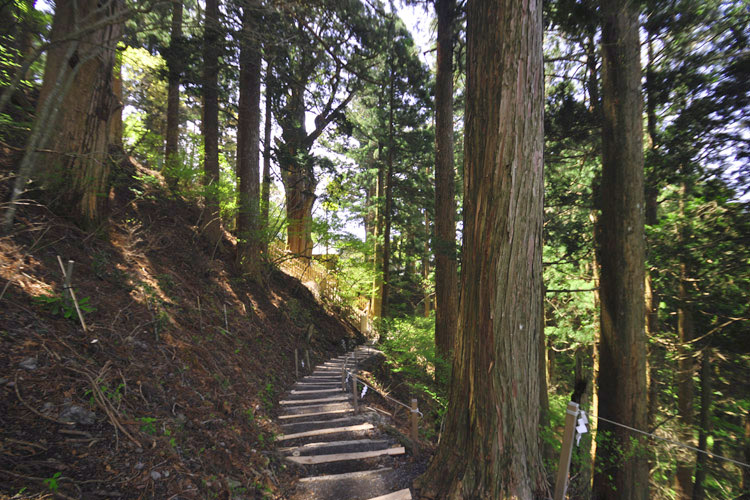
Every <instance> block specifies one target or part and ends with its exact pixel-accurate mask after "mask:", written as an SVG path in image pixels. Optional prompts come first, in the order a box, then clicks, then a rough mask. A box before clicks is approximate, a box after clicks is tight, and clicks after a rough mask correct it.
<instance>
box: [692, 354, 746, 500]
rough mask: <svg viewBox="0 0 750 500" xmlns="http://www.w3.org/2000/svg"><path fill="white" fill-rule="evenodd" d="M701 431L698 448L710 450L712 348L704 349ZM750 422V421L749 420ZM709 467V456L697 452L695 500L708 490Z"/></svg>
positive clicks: (701, 498)
mask: <svg viewBox="0 0 750 500" xmlns="http://www.w3.org/2000/svg"><path fill="white" fill-rule="evenodd" d="M699 418H700V433H699V435H698V449H699V450H703V451H707V450H708V434H709V432H710V429H711V349H710V348H706V349H704V351H703V355H702V360H701V412H700V417H699ZM748 423H749V424H750V422H748ZM748 430H750V429H748ZM707 467H708V456H707V455H706V454H705V453H697V454H696V456H695V486H694V487H693V500H703V499H704V498H705V497H706V492H705V490H704V489H703V482H704V481H705V480H706V472H707V470H706V468H707Z"/></svg>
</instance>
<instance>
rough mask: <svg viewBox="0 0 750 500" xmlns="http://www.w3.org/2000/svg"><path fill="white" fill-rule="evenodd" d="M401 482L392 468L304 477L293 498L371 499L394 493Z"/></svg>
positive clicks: (297, 499)
mask: <svg viewBox="0 0 750 500" xmlns="http://www.w3.org/2000/svg"><path fill="white" fill-rule="evenodd" d="M398 482H399V478H398V472H397V471H394V470H393V469H391V468H387V467H386V468H382V469H377V470H370V471H361V472H349V473H346V474H330V475H326V476H314V477H306V478H302V479H300V481H299V484H298V486H297V491H296V492H295V494H294V496H293V497H292V498H293V500H303V499H311V498H316V499H317V498H330V499H334V498H335V499H337V500H369V499H371V498H373V496H375V497H377V496H378V495H387V494H390V493H393V489H394V488H393V486H392V485H395V484H397V483H398Z"/></svg>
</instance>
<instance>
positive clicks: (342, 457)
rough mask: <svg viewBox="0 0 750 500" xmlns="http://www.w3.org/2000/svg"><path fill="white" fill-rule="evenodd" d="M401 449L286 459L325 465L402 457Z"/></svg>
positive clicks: (290, 457)
mask: <svg viewBox="0 0 750 500" xmlns="http://www.w3.org/2000/svg"><path fill="white" fill-rule="evenodd" d="M405 451H406V450H405V449H404V448H403V447H397V448H385V449H382V450H370V451H356V452H350V453H333V454H329V455H308V456H304V457H303V456H299V457H297V456H289V457H286V459H287V460H289V461H290V462H294V463H297V464H300V465H317V464H327V463H333V462H344V461H348V460H364V459H366V458H375V457H381V456H386V455H388V456H392V455H403V454H404V453H405Z"/></svg>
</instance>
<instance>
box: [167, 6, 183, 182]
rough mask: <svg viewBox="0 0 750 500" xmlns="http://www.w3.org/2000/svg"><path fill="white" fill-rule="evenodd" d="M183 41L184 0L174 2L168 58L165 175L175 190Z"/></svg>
mask: <svg viewBox="0 0 750 500" xmlns="http://www.w3.org/2000/svg"><path fill="white" fill-rule="evenodd" d="M181 40H182V0H174V1H173V2H172V31H171V33H170V42H169V48H170V50H169V57H168V58H167V61H166V62H167V68H168V71H169V73H168V87H167V134H166V146H165V148H164V173H165V177H166V181H167V185H168V186H169V188H170V189H172V190H174V189H175V188H176V187H177V181H178V179H177V176H176V173H175V169H176V168H177V166H178V162H179V156H178V152H179V138H180V76H181V75H182V60H181V51H180V50H178V49H179V48H181V44H180V42H181Z"/></svg>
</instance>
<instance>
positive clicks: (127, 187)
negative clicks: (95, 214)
mask: <svg viewBox="0 0 750 500" xmlns="http://www.w3.org/2000/svg"><path fill="white" fill-rule="evenodd" d="M6 159H7V156H6ZM8 163H9V162H7V161H6V167H5V168H3V169H2V171H0V178H5V179H6V180H5V181H3V183H2V185H0V199H7V194H8V190H9V181H8V180H7V179H8V177H9V176H8V174H9V171H10V169H9V167H7V164H8ZM126 167H127V168H126V171H127V175H125V176H121V177H122V178H123V179H125V180H124V181H123V182H122V183H121V184H120V185H119V186H118V188H117V189H116V190H114V191H113V193H112V194H111V196H110V198H111V204H112V217H111V219H110V221H109V224H108V225H107V226H104V227H101V228H99V230H97V231H95V232H93V233H85V232H82V231H81V230H80V229H78V228H77V227H75V226H74V225H72V224H70V223H69V222H67V221H66V220H63V219H60V218H58V217H55V216H54V215H52V214H51V213H50V212H49V211H48V210H47V209H46V208H45V207H44V206H41V205H38V204H36V203H34V202H29V204H27V205H24V206H23V207H22V208H21V209H20V210H19V213H18V217H17V223H16V226H15V228H14V231H13V232H12V233H11V234H9V235H4V236H3V237H1V238H0V277H1V278H2V280H0V291H2V290H3V288H5V291H4V295H3V296H2V298H0V498H39V497H41V496H42V495H43V494H45V493H47V494H48V493H51V492H56V493H57V494H58V495H59V496H60V497H63V498H86V499H90V498H91V499H95V498H230V497H231V498H261V497H264V496H269V497H274V496H280V495H282V494H283V492H282V491H281V489H280V484H281V483H283V481H280V480H279V477H278V475H279V473H280V472H281V473H283V471H281V467H280V466H279V465H278V464H277V463H276V462H275V459H273V458H272V456H271V454H270V453H269V451H270V449H271V440H272V435H273V433H275V432H278V431H277V430H276V429H275V428H274V427H273V424H272V423H271V420H270V417H271V415H272V414H273V412H274V402H275V401H276V399H277V395H278V394H280V393H281V392H283V391H284V390H286V389H287V388H288V387H289V386H290V385H291V384H292V383H293V379H294V349H295V348H296V347H303V346H304V343H305V338H306V337H307V333H308V331H309V328H310V326H311V325H313V328H314V330H313V332H314V333H313V335H312V340H311V343H310V349H311V350H310V357H311V362H312V363H315V362H317V361H320V360H322V359H326V358H328V357H330V356H332V355H334V354H338V353H341V352H344V348H345V345H344V344H348V346H352V345H353V344H355V343H359V342H361V341H362V340H363V339H362V338H361V336H360V335H359V334H358V332H356V331H355V330H354V329H353V328H352V327H351V326H350V325H348V324H345V323H343V322H341V321H339V320H337V319H336V318H335V317H333V316H332V315H330V314H329V313H327V312H326V310H325V309H324V308H323V307H322V306H321V305H320V304H319V303H317V302H316V301H315V299H314V298H313V296H312V294H311V293H310V292H309V291H308V290H307V289H306V288H305V287H304V286H302V285H301V284H300V283H299V281H297V280H295V279H293V278H291V277H289V276H287V275H285V274H283V273H281V272H279V271H276V270H273V269H268V270H266V272H265V274H264V282H263V284H262V285H258V284H254V283H250V282H248V281H247V280H245V279H243V278H242V277H241V276H239V275H238V274H237V273H236V271H235V269H234V267H233V265H232V257H233V246H234V243H233V242H232V241H231V238H230V237H229V236H228V235H227V236H226V238H225V240H224V241H223V243H222V248H218V249H215V248H211V247H208V246H207V245H206V244H205V243H204V241H203V239H202V238H201V236H200V234H199V219H200V216H201V211H200V207H199V206H198V205H196V204H194V203H190V202H188V201H187V200H185V199H183V198H179V197H177V198H175V197H169V196H168V195H167V193H166V192H165V190H164V189H163V187H162V183H161V181H160V178H159V175H158V174H157V173H156V172H153V171H150V170H148V169H145V168H143V167H141V166H137V165H133V164H129V165H127V166H126ZM135 179H138V180H135ZM58 256H60V258H61V260H62V261H63V262H64V263H65V262H67V261H68V260H73V261H75V265H74V268H73V277H72V284H73V288H74V290H75V293H76V295H77V297H78V299H79V301H81V302H83V303H84V304H86V305H87V308H91V309H93V310H91V311H90V312H86V313H85V315H84V319H85V321H86V324H87V326H88V331H86V332H84V331H83V328H82V327H81V324H80V322H79V320H78V318H77V316H76V314H75V311H74V310H73V309H72V308H71V306H70V304H69V301H68V300H67V299H66V298H65V293H64V290H63V278H62V273H61V270H60V265H59V263H58V260H57V258H58ZM6 285H7V287H6ZM65 316H70V317H69V318H66V317H65ZM19 493H20V495H18V496H14V495H17V494H19Z"/></svg>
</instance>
